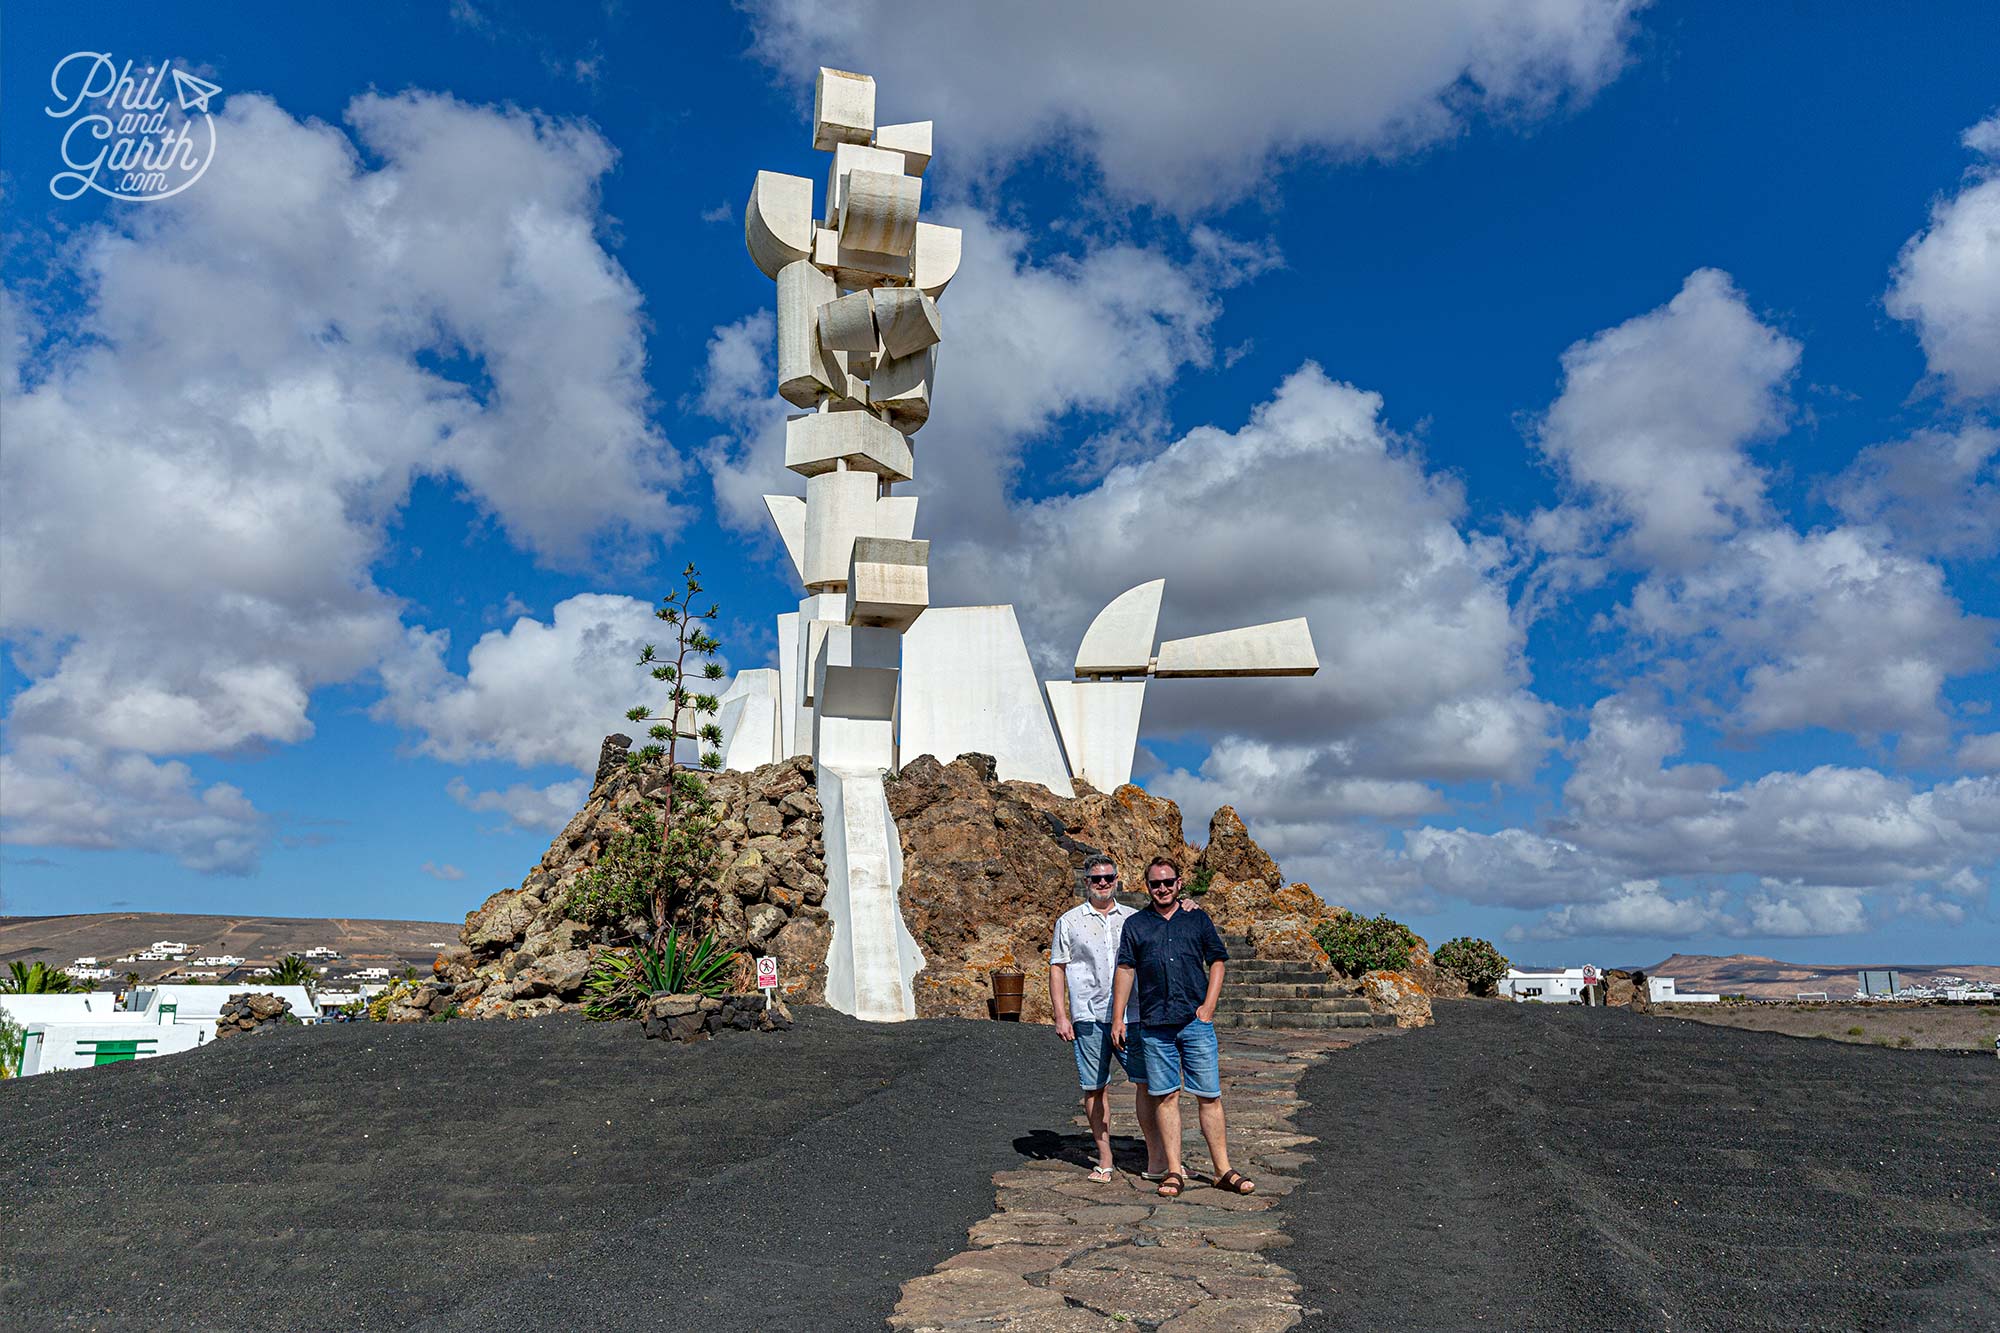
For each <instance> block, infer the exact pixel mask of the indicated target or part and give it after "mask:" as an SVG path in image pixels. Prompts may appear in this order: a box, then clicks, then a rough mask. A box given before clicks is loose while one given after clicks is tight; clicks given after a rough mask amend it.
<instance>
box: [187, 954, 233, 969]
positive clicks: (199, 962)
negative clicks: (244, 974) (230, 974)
mask: <svg viewBox="0 0 2000 1333" xmlns="http://www.w3.org/2000/svg"><path fill="white" fill-rule="evenodd" d="M194 965H195V966H196V967H241V966H243V960H242V959H241V958H238V957H237V956H236V955H235V954H233V953H216V954H210V955H208V956H207V957H206V958H197V959H195V960H194Z"/></svg>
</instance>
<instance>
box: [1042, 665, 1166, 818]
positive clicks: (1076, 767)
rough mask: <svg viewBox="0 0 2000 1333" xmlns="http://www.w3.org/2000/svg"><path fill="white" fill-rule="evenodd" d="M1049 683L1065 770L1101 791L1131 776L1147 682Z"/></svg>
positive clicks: (1050, 700)
mask: <svg viewBox="0 0 2000 1333" xmlns="http://www.w3.org/2000/svg"><path fill="white" fill-rule="evenodd" d="M1048 687H1049V711H1050V712H1051V713H1054V714H1055V718H1056V730H1057V731H1058V732H1060V733H1061V734H1062V743H1063V752H1064V753H1065V754H1066V755H1067V756H1068V757H1069V771H1070V772H1071V773H1073V774H1075V775H1076V776H1077V777H1080V778H1082V779H1083V780H1084V781H1085V782H1088V783H1089V784H1090V785H1091V786H1093V787H1095V788H1097V789H1098V790H1099V791H1112V790H1115V789H1116V788H1119V787H1122V786H1124V785H1125V784H1126V783H1128V782H1130V781H1131V780H1132V751H1133V749H1134V747H1136V746H1137V745H1138V744H1139V713H1140V711H1141V710H1142V709H1143V708H1144V707H1145V705H1146V682H1145V681H1143V680H1052V681H1049V682H1048Z"/></svg>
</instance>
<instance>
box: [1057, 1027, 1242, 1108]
mask: <svg viewBox="0 0 2000 1333" xmlns="http://www.w3.org/2000/svg"><path fill="white" fill-rule="evenodd" d="M1139 1044H1140V1048H1141V1050H1143V1051H1144V1053H1145V1075H1146V1091H1147V1092H1149V1093H1151V1094H1152V1095H1153V1096H1155V1097H1164V1096H1166V1095H1167V1094H1168V1093H1171V1092H1178V1091H1180V1090H1181V1089H1182V1088H1186V1089H1187V1090H1188V1091H1189V1092H1191V1093H1193V1094H1194V1095H1195V1096H1197V1097H1220V1096H1221V1095H1222V1070H1221V1067H1220V1056H1221V1053H1220V1051H1219V1049H1218V1048H1217V1046H1216V1041H1215V1024H1213V1023H1204V1022H1202V1021H1201V1020H1200V1019H1199V1018H1190V1019H1189V1020H1188V1021H1187V1022H1185V1023H1183V1024H1181V1026H1179V1027H1177V1028H1170V1027H1157V1026H1155V1025H1153V1024H1151V1023H1148V1024H1147V1025H1146V1026H1145V1027H1143V1028H1140V1029H1139ZM1079 1058H1081V1057H1079Z"/></svg>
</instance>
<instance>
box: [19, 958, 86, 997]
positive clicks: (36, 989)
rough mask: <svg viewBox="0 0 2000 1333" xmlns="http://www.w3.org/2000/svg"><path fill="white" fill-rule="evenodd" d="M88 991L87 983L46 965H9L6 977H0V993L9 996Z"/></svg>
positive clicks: (66, 993)
mask: <svg viewBox="0 0 2000 1333" xmlns="http://www.w3.org/2000/svg"><path fill="white" fill-rule="evenodd" d="M89 989H90V983H89V982H87V981H78V980H77V979H76V978H75V977H73V976H71V975H70V974H69V973H67V972H65V971H63V970H62V969H61V968H59V967H50V966H49V965H48V964H47V963H9V964H7V975H6V976H5V977H0V993H6V994H10V995H68V994H69V993H71V992H72V991H86V990H89Z"/></svg>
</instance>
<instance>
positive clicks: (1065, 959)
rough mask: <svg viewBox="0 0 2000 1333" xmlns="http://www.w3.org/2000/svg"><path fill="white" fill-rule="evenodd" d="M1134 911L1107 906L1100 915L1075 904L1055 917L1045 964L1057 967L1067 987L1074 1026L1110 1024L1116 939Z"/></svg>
mask: <svg viewBox="0 0 2000 1333" xmlns="http://www.w3.org/2000/svg"><path fill="white" fill-rule="evenodd" d="M1136 910H1137V909H1136V908H1131V907H1127V906H1125V905H1124V904H1123V903H1113V904H1111V910H1110V911H1109V912H1100V911H1098V910H1097V909H1096V908H1095V907H1092V906H1091V905H1090V904H1089V903H1087V902H1082V903H1078V904H1077V905H1076V906H1075V907H1072V908H1070V909H1069V910H1068V911H1067V912H1064V913H1063V914H1062V915H1061V916H1059V917H1057V918H1056V935H1055V939H1054V940H1053V941H1052V942H1051V943H1050V944H1049V964H1050V966H1052V967H1053V966H1056V965H1058V964H1060V965H1061V966H1062V969H1063V979H1064V981H1065V982H1066V983H1067V984H1068V987H1069V1016H1070V1019H1071V1020H1072V1021H1073V1022H1077V1023H1109V1022H1110V1021H1111V982H1112V979H1113V978H1114V977H1115V976H1116V974H1117V971H1118V937H1119V936H1120V935H1121V934H1122V933H1123V932H1124V929H1125V918H1127V917H1129V916H1131V915H1132V914H1133V912H1134V911H1136Z"/></svg>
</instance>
